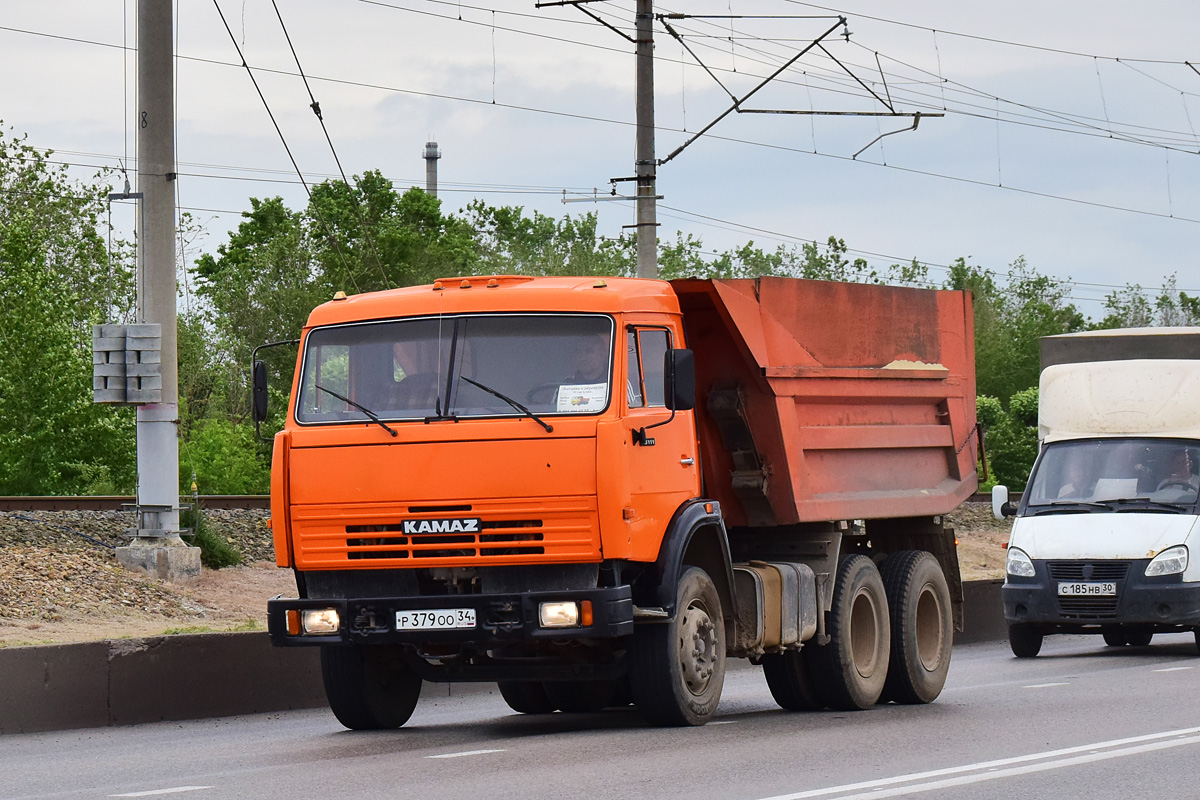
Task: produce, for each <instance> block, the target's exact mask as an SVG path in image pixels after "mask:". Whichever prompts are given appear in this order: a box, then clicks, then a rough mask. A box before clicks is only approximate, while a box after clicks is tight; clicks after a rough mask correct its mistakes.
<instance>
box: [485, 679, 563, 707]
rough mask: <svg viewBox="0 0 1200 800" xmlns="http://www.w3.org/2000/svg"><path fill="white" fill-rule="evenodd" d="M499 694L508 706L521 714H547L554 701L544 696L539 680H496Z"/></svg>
mask: <svg viewBox="0 0 1200 800" xmlns="http://www.w3.org/2000/svg"><path fill="white" fill-rule="evenodd" d="M496 686H498V687H499V688H500V696H501V697H503V698H504V702H506V703H508V707H509V708H511V709H512V710H513V711H516V712H518V713H521V714H549V713H551V712H553V711H554V703H552V702H550V698H549V697H547V696H546V689H545V687H544V686H542V684H541V682H540V681H497V682H496Z"/></svg>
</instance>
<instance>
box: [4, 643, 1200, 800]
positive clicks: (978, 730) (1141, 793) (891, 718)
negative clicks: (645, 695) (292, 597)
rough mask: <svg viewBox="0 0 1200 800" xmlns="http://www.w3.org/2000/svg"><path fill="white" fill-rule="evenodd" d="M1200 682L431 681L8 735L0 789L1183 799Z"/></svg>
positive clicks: (1068, 657) (969, 655)
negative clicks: (401, 723) (715, 695)
mask: <svg viewBox="0 0 1200 800" xmlns="http://www.w3.org/2000/svg"><path fill="white" fill-rule="evenodd" d="M742 663H744V662H742ZM1198 679H1200V656H1197V652H1196V646H1195V642H1194V640H1193V637H1192V636H1191V635H1190V634H1189V635H1186V636H1182V635H1173V636H1158V637H1156V638H1155V643H1154V644H1153V645H1151V646H1150V647H1144V648H1129V647H1126V648H1120V649H1114V648H1106V647H1105V646H1104V645H1103V642H1102V641H1101V639H1100V638H1099V637H1049V638H1047V640H1046V645H1045V647H1044V648H1043V651H1042V655H1041V656H1039V657H1038V658H1036V659H1033V660H1023V661H1018V660H1016V659H1014V658H1013V657H1012V656H1011V654H1010V653H1009V651H1008V647H1007V645H1005V644H1003V643H994V644H976V645H965V646H960V647H958V648H956V649H955V652H954V661H953V664H952V666H951V670H950V680H949V682H948V684H947V686H946V689H945V691H944V692H943V694H942V696H941V697H940V698H939V699H938V701H937V702H936V703H934V704H932V705H928V706H881V707H877V708H875V709H873V710H871V711H867V712H858V713H842V712H820V713H802V714H795V713H789V712H784V711H781V710H779V709H778V708H777V707H776V706H775V705H774V703H773V702H772V700H771V696H770V693H769V692H768V691H767V688H766V684H765V682H764V681H763V679H762V675H761V673H760V671H759V670H758V669H754V668H744V669H733V670H731V671H730V673H729V675H728V676H727V679H726V685H725V693H724V697H723V699H722V701H721V708H720V711H719V713H718V717H717V719H716V720H714V721H713V722H712V723H710V724H709V725H707V726H705V727H703V728H690V729H665V730H664V729H653V728H648V727H646V726H645V725H644V724H643V723H642V722H641V720H640V718H639V717H638V715H637V713H636V712H635V711H632V710H631V711H615V712H606V713H603V714H595V715H574V716H567V715H561V714H555V715H551V716H548V717H524V716H521V715H518V714H514V713H512V712H511V711H509V709H508V707H507V706H506V705H505V704H504V702H503V701H502V700H501V699H500V697H499V695H498V694H496V693H492V694H476V695H467V696H460V697H454V698H449V697H446V696H445V695H444V694H443V695H442V696H441V697H439V696H437V687H435V686H429V685H427V686H426V692H425V695H424V696H423V698H422V702H421V704H420V705H419V706H418V708H417V712H416V714H414V716H413V719H412V720H411V721H410V723H409V725H408V726H406V727H405V728H403V729H401V730H399V731H394V732H384V733H352V732H349V731H345V730H344V729H342V728H341V727H340V726H339V725H338V723H337V722H336V721H335V720H334V719H333V717H332V715H330V714H329V713H328V712H327V711H323V710H319V711H299V712H287V713H280V714H263V715H256V716H246V717H232V718H225V719H217V720H200V721H193V722H182V723H160V724H153V725H141V726H133V727H127V728H104V729H94V730H81V731H67V732H60V733H45V734H26V735H13V736H5V737H3V738H0V798H6V799H7V798H26V797H39V798H42V797H56V798H57V797H61V798H107V797H158V796H167V797H180V798H181V800H182V799H185V798H187V799H192V800H226V798H287V799H288V800H294V799H295V798H298V797H303V798H316V799H317V800H335V799H336V798H405V799H406V800H409V799H411V800H417V799H418V798H419V799H420V800H436V799H437V798H455V800H462V799H463V798H479V799H480V800H484V799H485V798H486V800H501V799H503V798H514V800H517V799H518V798H519V800H536V799H537V798H555V800H560V799H562V798H586V799H587V800H599V799H600V798H647V797H649V798H688V799H689V800H708V798H721V799H722V800H724V799H726V798H728V799H729V800H767V798H771V799H772V800H782V798H796V800H799V798H809V797H817V798H835V799H840V800H845V799H846V798H881V797H896V796H901V795H904V796H916V797H921V798H928V799H929V800H942V799H943V798H1001V797H1003V798H1011V797H1034V798H1042V797H1046V798H1060V799H1066V798H1088V800H1104V799H1105V798H1114V799H1115V798H1121V799H1122V800H1124V799H1125V798H1129V797H1154V798H1173V797H1179V798H1185V797H1187V798H1193V797H1197V796H1200V699H1198V698H1197V695H1198V693H1200V680H1198ZM442 691H443V692H444V691H445V690H444V689H443V690H442Z"/></svg>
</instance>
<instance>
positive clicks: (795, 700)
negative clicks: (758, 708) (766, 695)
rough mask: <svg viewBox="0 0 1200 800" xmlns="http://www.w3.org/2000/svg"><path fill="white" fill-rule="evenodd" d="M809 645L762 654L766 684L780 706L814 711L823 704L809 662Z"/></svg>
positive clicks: (795, 709) (789, 709) (788, 708)
mask: <svg viewBox="0 0 1200 800" xmlns="http://www.w3.org/2000/svg"><path fill="white" fill-rule="evenodd" d="M813 647H814V648H815V645H814V646H813ZM809 649H810V648H809V647H807V646H806V647H805V648H804V649H803V650H787V651H785V652H783V653H772V654H769V655H765V656H763V657H762V668H763V675H764V676H765V677H766V679H767V687H768V688H769V689H770V690H771V696H772V697H774V698H775V702H776V703H778V704H779V707H780V708H786V709H787V710H788V711H816V710H817V709H819V708H824V707H825V701H824V700H823V699H822V698H821V695H820V694H819V693H818V692H817V687H816V684H815V683H814V682H813V679H812V674H811V672H810V668H809V665H808V658H809Z"/></svg>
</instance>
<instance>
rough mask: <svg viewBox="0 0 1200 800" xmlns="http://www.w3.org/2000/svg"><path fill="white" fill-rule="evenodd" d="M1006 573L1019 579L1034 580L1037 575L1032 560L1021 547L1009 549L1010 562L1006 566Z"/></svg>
mask: <svg viewBox="0 0 1200 800" xmlns="http://www.w3.org/2000/svg"><path fill="white" fill-rule="evenodd" d="M1004 571H1005V572H1007V573H1008V574H1009V575H1015V576H1016V577H1018V578H1032V577H1033V576H1035V575H1037V570H1035V569H1034V568H1033V561H1032V559H1030V558H1029V556H1028V555H1026V554H1025V551H1024V550H1022V549H1020V548H1019V547H1010V548H1008V560H1007V561H1006V562H1005V564H1004Z"/></svg>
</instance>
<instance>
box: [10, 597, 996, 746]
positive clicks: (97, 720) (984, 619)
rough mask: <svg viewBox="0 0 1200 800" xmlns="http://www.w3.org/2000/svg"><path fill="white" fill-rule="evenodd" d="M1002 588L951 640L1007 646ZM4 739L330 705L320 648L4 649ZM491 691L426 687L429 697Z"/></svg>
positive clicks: (229, 644) (972, 600) (982, 601)
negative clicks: (1003, 641)
mask: <svg viewBox="0 0 1200 800" xmlns="http://www.w3.org/2000/svg"><path fill="white" fill-rule="evenodd" d="M1001 583H1002V581H971V582H968V583H965V584H963V599H964V608H963V628H964V630H963V631H962V632H960V633H958V634H956V635H955V642H956V643H958V644H966V643H971V642H985V641H995V640H998V639H1003V638H1004V637H1005V635H1006V629H1005V625H1004V617H1003V610H1002V607H1001V604H1000V585H1001ZM0 676H2V678H3V689H2V690H0V691H2V694H0V734H7V733H33V732H37V731H57V730H67V729H70V728H97V727H104V726H107V725H135V724H137V723H142V722H162V721H167V720H181V719H200V718H209V717H224V716H233V715H236V714H255V713H261V712H267V711H284V710H290V709H298V708H318V707H322V706H324V705H325V690H324V687H323V686H322V684H321V667H320V663H319V659H318V654H317V649H316V648H309V647H288V648H282V647H272V646H271V643H270V640H269V639H268V638H267V634H266V633H261V632H260V633H215V634H199V635H180V636H160V637H154V638H149V639H115V640H110V641H103V642H87V643H84V644H67V645H44V646H37V647H8V648H0ZM493 688H494V686H493V685H492V684H439V685H437V686H436V688H435V687H433V686H428V685H427V686H426V687H425V690H424V691H423V692H422V695H423V696H428V695H432V694H435V693H438V694H442V695H449V694H469V693H473V692H478V691H489V690H492V689H493Z"/></svg>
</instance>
